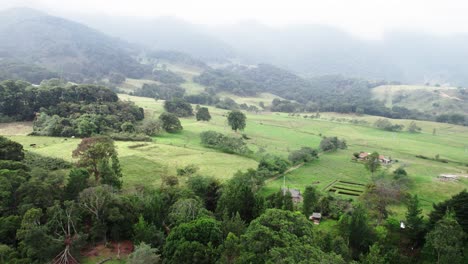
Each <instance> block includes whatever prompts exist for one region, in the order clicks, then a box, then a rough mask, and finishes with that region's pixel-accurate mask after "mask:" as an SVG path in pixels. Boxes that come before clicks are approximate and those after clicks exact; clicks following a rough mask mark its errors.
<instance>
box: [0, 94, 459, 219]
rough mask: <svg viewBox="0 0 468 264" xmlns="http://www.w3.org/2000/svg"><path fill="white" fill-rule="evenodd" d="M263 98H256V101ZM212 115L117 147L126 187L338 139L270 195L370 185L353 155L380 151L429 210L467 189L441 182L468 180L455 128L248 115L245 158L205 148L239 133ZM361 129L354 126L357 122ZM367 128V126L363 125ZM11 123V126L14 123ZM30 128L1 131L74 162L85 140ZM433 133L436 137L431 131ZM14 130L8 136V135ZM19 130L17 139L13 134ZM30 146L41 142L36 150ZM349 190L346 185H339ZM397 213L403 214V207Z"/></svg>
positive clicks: (248, 164)
mask: <svg viewBox="0 0 468 264" xmlns="http://www.w3.org/2000/svg"><path fill="white" fill-rule="evenodd" d="M120 97H121V99H122V100H130V101H133V102H135V103H136V104H137V105H139V106H141V107H143V108H144V109H145V114H146V118H157V117H158V116H159V114H160V113H162V111H163V101H156V100H154V99H151V98H143V97H135V96H130V95H123V94H121V95H120ZM243 100H244V101H239V103H241V102H255V98H244V99H243ZM257 100H258V98H257ZM209 110H210V113H211V115H212V120H211V121H210V122H197V121H196V120H195V118H182V119H181V122H182V125H183V127H184V130H183V131H182V132H181V133H178V134H167V133H166V134H163V135H161V136H158V137H155V138H153V142H116V145H117V149H118V152H119V157H120V160H121V164H122V169H123V173H124V178H123V181H124V189H125V190H127V191H131V190H132V189H134V188H136V187H138V186H142V185H153V186H157V185H159V184H160V178H161V176H162V175H165V174H175V171H176V169H177V168H178V167H182V166H185V165H188V164H196V165H198V166H199V167H200V173H201V174H203V175H211V176H214V177H217V178H219V179H221V180H222V181H224V180H226V179H229V178H230V177H231V176H232V175H233V174H234V173H235V172H236V171H238V170H246V169H248V168H256V166H257V161H258V159H259V157H260V156H261V155H262V154H263V153H272V154H276V155H280V156H283V157H285V158H286V157H287V156H288V155H289V152H290V151H293V150H295V149H298V148H300V147H302V146H309V147H313V148H318V145H319V143H320V140H321V137H322V136H337V137H339V138H342V139H345V140H346V141H347V143H348V149H346V150H339V151H337V152H333V153H325V154H322V155H320V158H319V160H317V161H314V162H312V163H310V164H306V165H305V166H303V167H301V168H299V169H296V170H294V171H292V172H291V173H289V174H287V175H286V176H285V178H284V179H283V177H279V178H278V179H276V180H270V181H268V182H267V184H266V186H265V187H264V188H263V190H262V192H263V193H264V194H269V193H272V192H275V191H277V190H278V189H279V188H281V186H282V185H283V181H285V182H286V185H287V186H289V187H290V188H298V189H301V190H304V188H305V186H307V185H310V184H313V185H316V186H317V188H318V189H319V190H323V191H324V192H327V190H328V189H329V188H330V186H331V184H333V183H334V182H335V181H340V180H341V181H350V182H356V183H362V184H366V183H369V182H370V181H371V174H370V173H369V172H368V171H366V169H365V168H364V166H363V165H362V164H361V163H359V162H355V161H352V153H353V152H359V151H365V152H372V151H377V152H379V153H380V154H383V155H385V156H390V157H392V159H394V160H398V162H396V163H394V164H393V165H391V166H389V167H383V168H382V169H381V170H382V171H384V170H388V171H389V172H391V171H393V170H394V169H396V168H398V167H400V166H402V167H404V168H405V170H406V171H407V172H408V174H409V177H410V178H411V179H412V180H413V184H412V186H411V190H410V192H411V193H415V194H418V195H419V197H420V198H421V200H422V205H423V208H424V210H425V212H428V210H430V208H431V204H432V203H433V202H438V201H441V200H443V199H446V198H449V197H450V196H452V195H454V194H456V193H457V192H459V191H461V190H463V189H465V188H467V187H468V178H463V177H462V178H460V180H458V181H453V182H447V181H440V180H439V179H438V178H437V176H438V175H439V174H441V173H452V174H463V175H468V167H467V166H464V165H462V164H460V163H468V128H467V127H461V126H455V125H450V124H442V123H434V122H424V121H417V124H418V125H419V126H420V127H422V133H418V134H411V133H408V132H398V133H395V132H387V131H382V130H378V129H375V128H373V127H372V124H373V122H374V121H375V120H377V119H378V118H379V117H373V116H355V115H346V114H336V113H322V114H321V116H320V118H314V119H311V118H304V116H305V115H307V114H301V115H300V116H298V115H296V116H289V115H288V114H285V113H270V112H263V113H258V114H255V113H247V127H246V129H245V131H244V132H243V133H245V134H247V135H248V137H249V138H250V139H249V140H247V142H248V144H249V147H250V148H251V149H252V150H253V151H254V153H255V154H254V155H253V156H252V157H242V156H238V155H231V154H225V153H221V152H218V151H216V150H213V149H208V148H205V147H203V146H201V144H200V138H199V134H200V133H201V132H203V131H206V130H215V131H218V132H222V133H225V134H231V135H235V134H236V133H234V132H232V131H231V130H230V128H229V127H228V125H227V122H226V113H227V112H228V111H226V110H221V109H217V108H213V107H209ZM352 120H354V122H355V123H356V122H357V121H358V120H360V121H361V122H360V123H359V124H353V123H351V121H352ZM365 122H367V123H365ZM392 122H393V123H400V124H404V125H406V126H407V125H408V124H409V123H410V122H411V120H392ZM12 125H13V124H12ZM28 125H29V127H30V125H31V124H30V123H26V124H24V123H22V124H16V127H17V130H15V128H11V127H8V126H7V127H5V126H3V127H0V133H2V134H5V135H8V136H9V137H10V138H11V139H13V140H15V141H18V142H20V143H22V144H23V145H24V146H25V149H26V150H29V151H34V152H37V153H40V154H43V155H49V156H54V157H61V158H65V159H67V160H72V157H71V152H72V150H73V149H75V148H76V145H77V144H78V143H79V139H63V138H53V137H29V136H26V135H25V134H27V133H26V132H25V131H27V130H25V129H27V128H28ZM434 129H435V132H436V133H435V135H433V131H434ZM7 131H8V133H6V132H7ZM15 131H17V133H15ZM30 144H37V146H36V147H34V148H33V147H31V146H30ZM437 154H438V155H439V156H440V158H443V159H448V160H450V161H453V162H449V163H441V162H437V161H433V160H426V159H420V158H417V157H415V156H416V155H424V156H427V157H431V158H433V157H434V156H435V155H437ZM335 185H336V186H338V187H340V186H341V187H343V186H342V184H339V183H338V185H337V183H335ZM394 210H395V211H396V212H397V213H398V214H402V213H403V207H401V206H397V207H395V208H394Z"/></svg>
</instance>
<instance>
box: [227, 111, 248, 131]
mask: <svg viewBox="0 0 468 264" xmlns="http://www.w3.org/2000/svg"><path fill="white" fill-rule="evenodd" d="M227 120H228V124H229V125H230V126H231V128H232V130H234V131H236V132H237V131H238V130H241V131H242V130H244V128H245V120H246V117H245V114H244V113H242V112H241V111H238V110H234V111H231V112H229V114H228V117H227Z"/></svg>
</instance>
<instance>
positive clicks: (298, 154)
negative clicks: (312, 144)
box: [288, 147, 318, 164]
mask: <svg viewBox="0 0 468 264" xmlns="http://www.w3.org/2000/svg"><path fill="white" fill-rule="evenodd" d="M317 158H318V153H317V151H316V150H315V149H312V148H309V147H302V148H301V149H299V150H296V151H293V152H291V154H289V157H288V159H289V161H291V162H292V163H293V164H298V163H301V162H309V161H312V160H314V159H317Z"/></svg>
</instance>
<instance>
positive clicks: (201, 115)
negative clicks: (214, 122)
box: [196, 107, 211, 121]
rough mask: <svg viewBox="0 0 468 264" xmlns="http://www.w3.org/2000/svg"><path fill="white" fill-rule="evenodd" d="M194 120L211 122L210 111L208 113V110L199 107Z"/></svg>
mask: <svg viewBox="0 0 468 264" xmlns="http://www.w3.org/2000/svg"><path fill="white" fill-rule="evenodd" d="M196 118H197V121H210V120H211V115H210V111H208V108H206V107H200V108H199V109H198V111H197V115H196Z"/></svg>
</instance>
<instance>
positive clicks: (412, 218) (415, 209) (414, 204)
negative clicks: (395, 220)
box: [406, 195, 424, 243]
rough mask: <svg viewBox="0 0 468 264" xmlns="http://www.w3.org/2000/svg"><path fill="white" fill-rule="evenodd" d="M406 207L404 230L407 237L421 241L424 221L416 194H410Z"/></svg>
mask: <svg viewBox="0 0 468 264" xmlns="http://www.w3.org/2000/svg"><path fill="white" fill-rule="evenodd" d="M406 207H407V212H406V230H407V233H408V237H409V238H410V239H411V240H412V241H414V242H416V243H417V242H421V240H422V235H423V232H424V222H423V216H422V210H421V208H420V205H419V199H418V196H417V195H414V196H410V197H409V198H408V201H407V203H406Z"/></svg>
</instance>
